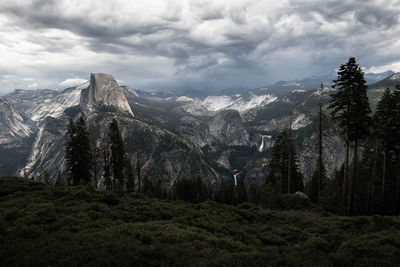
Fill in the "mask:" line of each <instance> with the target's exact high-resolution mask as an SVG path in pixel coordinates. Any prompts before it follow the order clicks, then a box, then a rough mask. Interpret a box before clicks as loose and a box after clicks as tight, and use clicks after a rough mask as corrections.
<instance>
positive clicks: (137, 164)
mask: <svg viewBox="0 0 400 267" xmlns="http://www.w3.org/2000/svg"><path fill="white" fill-rule="evenodd" d="M136 160H137V161H136V169H137V178H138V192H139V193H140V178H141V177H140V163H139V152H138V153H137V156H136Z"/></svg>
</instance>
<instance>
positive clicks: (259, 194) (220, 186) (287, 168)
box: [47, 117, 304, 208]
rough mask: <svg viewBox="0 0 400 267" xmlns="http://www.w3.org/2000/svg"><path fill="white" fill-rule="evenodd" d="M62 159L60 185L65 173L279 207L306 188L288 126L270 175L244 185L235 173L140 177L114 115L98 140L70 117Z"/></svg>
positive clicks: (160, 192)
mask: <svg viewBox="0 0 400 267" xmlns="http://www.w3.org/2000/svg"><path fill="white" fill-rule="evenodd" d="M65 161H66V172H65V173H64V174H63V175H60V174H59V175H58V177H57V180H56V185H62V182H61V181H62V180H63V179H64V178H65V177H66V180H67V184H68V185H73V186H74V185H88V184H90V185H92V186H94V187H101V188H104V189H106V190H109V191H114V192H116V193H120V194H121V193H134V192H136V193H143V194H145V195H148V196H150V197H157V198H161V199H171V200H183V201H187V202H193V203H198V202H203V201H207V200H213V201H217V202H221V203H225V204H230V205H238V204H241V203H244V202H253V203H255V204H259V205H262V206H264V207H266V208H279V207H282V206H285V204H282V203H284V202H285V194H287V193H294V192H297V191H304V185H303V178H302V175H301V173H300V171H299V167H298V158H297V154H296V151H295V146H294V142H293V140H292V139H291V137H290V134H289V133H288V132H287V131H284V132H282V133H281V135H280V136H279V137H278V139H277V141H276V142H275V145H274V147H273V149H272V159H271V161H270V171H269V173H270V175H269V177H268V179H267V182H266V184H265V185H263V186H257V185H246V184H245V180H244V177H240V176H239V175H237V176H235V177H234V179H231V180H228V181H224V180H223V181H219V182H215V183H213V184H212V183H207V182H205V181H204V180H203V179H202V177H200V176H195V177H180V178H178V179H176V180H175V181H174V183H173V184H172V185H169V184H165V183H163V182H162V181H161V180H160V179H158V180H155V179H150V178H149V177H147V176H143V177H142V175H141V169H140V168H141V167H140V163H139V160H138V159H137V162H136V169H134V165H133V164H132V160H129V158H128V155H127V153H125V149H124V142H123V139H122V136H121V133H120V130H119V127H118V123H117V121H116V120H115V119H113V120H112V122H111V123H110V125H109V126H108V128H107V133H106V134H105V137H104V138H103V139H102V141H101V143H100V144H97V145H96V146H94V145H91V144H90V140H89V133H88V130H87V127H86V124H85V120H84V119H83V117H81V118H80V119H79V120H78V121H77V122H76V123H74V121H73V120H72V119H71V120H70V121H69V125H68V131H67V142H66V146H65ZM63 176H64V177H63ZM47 180H48V179H47ZM278 185H279V186H278ZM278 188H279V189H278ZM282 196H283V198H282ZM287 198H288V197H286V199H287ZM303 199H304V197H303ZM300 201H301V199H300Z"/></svg>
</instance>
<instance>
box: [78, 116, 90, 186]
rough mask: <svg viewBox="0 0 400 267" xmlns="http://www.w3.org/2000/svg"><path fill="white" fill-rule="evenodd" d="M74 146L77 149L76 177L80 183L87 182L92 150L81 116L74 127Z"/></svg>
mask: <svg viewBox="0 0 400 267" xmlns="http://www.w3.org/2000/svg"><path fill="white" fill-rule="evenodd" d="M76 146H77V148H78V151H79V157H78V160H79V164H78V173H79V178H78V179H79V181H80V182H81V183H82V184H89V183H90V181H91V173H90V170H91V167H92V150H91V147H90V140H89V132H88V131H87V129H86V124H85V121H84V119H83V117H80V119H79V121H78V123H77V127H76Z"/></svg>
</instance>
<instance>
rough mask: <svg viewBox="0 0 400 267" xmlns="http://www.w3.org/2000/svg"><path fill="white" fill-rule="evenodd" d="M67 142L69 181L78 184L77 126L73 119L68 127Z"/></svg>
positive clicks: (66, 154) (66, 158) (66, 157)
mask: <svg viewBox="0 0 400 267" xmlns="http://www.w3.org/2000/svg"><path fill="white" fill-rule="evenodd" d="M67 136H68V139H67V142H66V145H65V162H66V171H67V173H68V180H69V183H72V184H73V185H77V184H78V180H77V179H78V178H77V177H78V175H77V169H78V167H77V165H78V151H77V149H76V145H75V140H76V137H75V136H76V128H75V124H74V122H73V120H72V119H70V120H69V124H68V129H67Z"/></svg>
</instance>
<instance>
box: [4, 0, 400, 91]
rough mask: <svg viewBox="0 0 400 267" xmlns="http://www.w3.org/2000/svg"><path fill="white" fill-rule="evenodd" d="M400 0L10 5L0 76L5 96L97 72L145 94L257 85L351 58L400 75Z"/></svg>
mask: <svg viewBox="0 0 400 267" xmlns="http://www.w3.org/2000/svg"><path fill="white" fill-rule="evenodd" d="M397 2H398V1H396V0H393V1H391V0H381V1H361V0H354V1H337V0H328V1H323V0H307V1H303V0H302V1H300V0H290V1H288V2H285V3H283V2H281V1H276V2H271V1H266V0H264V1H251V0H235V1H230V2H229V4H227V3H226V1H222V0H215V1H204V0H188V1H178V0H176V1H174V0H170V1H163V2H160V1H156V0H147V1H124V0H116V1H105V0H104V1H81V2H75V1H73V2H72V1H68V0H60V1H56V0H51V1H48V0H31V1H22V0H21V1H7V2H4V3H0V52H1V53H2V55H6V56H4V58H3V60H2V62H0V69H1V70H2V71H1V73H4V74H5V75H14V76H15V77H14V78H13V79H10V78H8V79H6V78H3V76H4V75H2V76H0V90H3V92H5V90H11V89H13V87H17V86H18V87H28V86H29V85H31V86H32V85H34V84H37V85H38V86H39V87H52V88H56V87H59V86H60V84H62V82H63V81H65V80H68V79H78V78H81V79H87V77H88V75H89V73H90V72H99V71H105V72H110V73H112V74H114V75H115V76H116V77H117V79H120V80H124V81H126V82H127V83H128V84H129V85H131V86H133V87H139V88H142V89H161V90H162V89H174V88H182V87H188V88H205V89H206V88H208V89H209V88H219V89H223V88H230V87H257V86H263V85H265V84H268V83H271V82H275V81H277V80H281V79H293V78H299V77H303V76H307V75H312V74H323V73H327V72H329V71H331V70H332V69H334V68H337V67H338V66H339V64H341V63H343V62H344V61H345V60H346V59H347V58H348V57H349V56H356V58H357V59H358V61H359V62H360V64H361V65H363V66H365V67H366V68H370V69H371V70H383V69H384V68H389V67H391V68H394V69H395V70H398V71H400V54H399V53H398V49H399V48H400V47H399V46H400V44H399V43H398V42H397V38H396V37H397V36H398V34H400V26H399V15H398V14H400V13H399V11H400V3H397ZM24 79H25V80H24ZM26 79H33V80H26ZM0 93H1V91H0Z"/></svg>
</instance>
